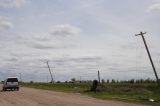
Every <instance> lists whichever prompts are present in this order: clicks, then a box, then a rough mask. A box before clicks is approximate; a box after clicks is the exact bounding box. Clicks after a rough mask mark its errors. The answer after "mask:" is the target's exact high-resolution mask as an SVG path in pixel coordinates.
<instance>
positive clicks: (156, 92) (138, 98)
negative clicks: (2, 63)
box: [23, 83, 160, 106]
mask: <svg viewBox="0 0 160 106" xmlns="http://www.w3.org/2000/svg"><path fill="white" fill-rule="evenodd" d="M91 85H92V84H91V83H55V84H50V83H23V86H24V87H31V88H37V89H44V90H53V91H61V92H69V93H82V94H86V95H88V96H92V97H95V98H99V99H111V100H119V101H124V102H133V103H140V104H145V105H149V106H160V86H158V85H156V84H154V83H141V84H130V83H118V84H117V83H113V84H103V85H101V86H100V88H101V89H100V88H98V89H100V91H98V92H96V93H95V92H90V91H89V90H90V87H91ZM149 99H153V100H154V102H151V101H149Z"/></svg>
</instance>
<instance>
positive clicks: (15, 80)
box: [7, 78, 18, 82]
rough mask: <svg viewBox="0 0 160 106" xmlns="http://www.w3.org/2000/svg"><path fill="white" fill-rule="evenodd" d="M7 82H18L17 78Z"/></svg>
mask: <svg viewBox="0 0 160 106" xmlns="http://www.w3.org/2000/svg"><path fill="white" fill-rule="evenodd" d="M7 82H18V79H17V78H8V80H7Z"/></svg>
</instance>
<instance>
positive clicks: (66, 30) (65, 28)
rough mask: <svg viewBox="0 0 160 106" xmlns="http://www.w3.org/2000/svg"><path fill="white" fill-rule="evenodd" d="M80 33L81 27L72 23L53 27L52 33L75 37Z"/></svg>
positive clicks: (59, 35) (58, 35)
mask: <svg viewBox="0 0 160 106" xmlns="http://www.w3.org/2000/svg"><path fill="white" fill-rule="evenodd" d="M79 33H80V29H79V28H77V27H75V26H72V25H70V24H62V25H56V26H53V27H51V30H50V34H51V35H54V36H57V37H73V36H76V35H78V34H79Z"/></svg>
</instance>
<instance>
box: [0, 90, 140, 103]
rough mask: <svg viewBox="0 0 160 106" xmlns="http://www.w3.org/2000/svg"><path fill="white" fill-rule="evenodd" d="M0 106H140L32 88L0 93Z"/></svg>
mask: <svg viewBox="0 0 160 106" xmlns="http://www.w3.org/2000/svg"><path fill="white" fill-rule="evenodd" d="M0 106H141V105H137V104H132V103H124V102H118V101H110V100H99V99H95V98H92V97H88V96H84V95H81V94H73V93H62V92H54V91H47V90H37V89H32V88H21V89H20V91H0Z"/></svg>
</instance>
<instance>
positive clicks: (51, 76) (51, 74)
mask: <svg viewBox="0 0 160 106" xmlns="http://www.w3.org/2000/svg"><path fill="white" fill-rule="evenodd" d="M46 63H47V66H48V69H49V73H50V75H51V83H53V76H52V72H51V69H50V67H49V63H48V61H47V62H46Z"/></svg>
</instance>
